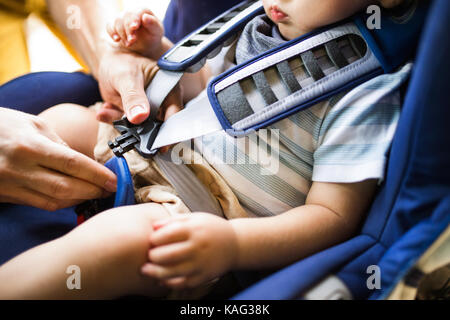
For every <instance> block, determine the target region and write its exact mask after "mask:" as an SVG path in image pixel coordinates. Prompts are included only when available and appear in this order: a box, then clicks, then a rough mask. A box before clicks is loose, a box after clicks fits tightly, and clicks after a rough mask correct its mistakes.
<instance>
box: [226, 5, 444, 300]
mask: <svg viewBox="0 0 450 320" xmlns="http://www.w3.org/2000/svg"><path fill="white" fill-rule="evenodd" d="M448 21H450V2H449V1H447V0H435V1H434V3H433V7H432V9H431V11H430V13H429V16H428V19H427V25H426V28H425V31H424V33H423V35H422V39H421V45H420V50H419V52H418V55H417V58H416V63H415V68H414V72H413V75H412V79H411V81H410V85H409V88H408V91H407V95H406V98H405V102H404V106H403V111H402V115H401V119H400V121H399V124H398V129H397V132H396V135H395V138H394V141H393V145H392V149H391V154H390V160H389V164H388V168H387V175H386V179H385V181H384V184H383V186H382V188H381V190H380V192H379V194H378V196H377V198H376V199H375V202H374V203H373V205H372V208H371V210H370V212H369V213H368V217H367V220H366V222H365V224H364V226H363V228H362V230H361V233H360V234H359V235H358V236H356V237H354V238H352V239H350V240H348V241H347V242H345V243H342V244H340V245H337V246H335V247H332V248H330V249H328V250H325V251H323V252H320V253H318V254H316V255H314V256H312V257H309V258H307V259H304V260H302V261H300V262H297V263H295V264H293V265H291V266H289V267H287V268H285V269H283V270H281V271H278V272H276V273H274V274H273V275H271V276H269V277H267V278H266V279H264V280H262V281H260V282H258V283H256V284H255V285H253V286H251V287H249V288H248V289H246V290H245V291H243V292H241V293H240V294H238V295H236V296H235V297H234V299H297V298H303V297H304V295H305V294H306V293H307V292H310V290H311V288H313V287H314V286H315V285H316V284H318V283H320V282H321V280H322V279H324V278H325V277H327V276H328V275H331V274H334V275H335V276H336V277H337V279H338V281H340V282H341V284H343V285H344V286H345V287H346V288H347V289H348V292H349V293H350V295H351V297H352V298H354V299H367V298H371V299H380V298H384V297H386V295H387V294H388V293H389V292H390V290H391V289H392V287H393V285H394V284H395V283H396V282H397V281H398V280H399V279H400V278H402V277H404V276H405V275H406V273H407V271H408V269H409V268H410V267H411V266H412V265H413V264H414V263H415V262H416V261H417V259H418V258H419V257H420V256H421V254H423V252H424V251H425V250H426V249H427V248H428V247H429V246H430V245H431V244H432V243H433V242H434V241H435V240H436V239H437V238H438V236H439V235H440V234H441V233H442V232H443V231H444V230H445V229H446V228H447V227H448V226H449V222H450V168H449V164H450V150H449V149H448V146H449V145H450V127H449V124H448V119H450V108H449V106H450V103H449V96H448V94H449V92H450V83H449V81H448V74H449V73H450V61H449V59H448V54H449V53H450V39H449V38H448V35H447V31H448ZM372 265H376V266H378V268H379V270H380V276H381V288H379V289H374V290H371V289H369V288H368V286H367V279H368V277H369V276H370V273H368V272H367V268H368V267H369V266H372Z"/></svg>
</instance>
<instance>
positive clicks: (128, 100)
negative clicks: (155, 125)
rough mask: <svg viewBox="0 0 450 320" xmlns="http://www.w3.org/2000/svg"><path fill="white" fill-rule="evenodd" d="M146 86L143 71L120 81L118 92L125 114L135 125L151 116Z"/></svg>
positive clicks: (132, 73)
mask: <svg viewBox="0 0 450 320" xmlns="http://www.w3.org/2000/svg"><path fill="white" fill-rule="evenodd" d="M144 86H145V83H144V75H143V72H142V70H141V69H139V70H136V72H130V73H129V74H128V75H127V77H122V78H121V79H119V83H118V88H117V90H118V91H119V94H120V96H121V98H122V104H123V108H124V111H125V114H126V115H127V118H128V120H129V121H130V122H131V123H133V124H140V123H142V122H144V121H145V120H146V119H147V118H148V116H149V114H150V104H149V102H148V99H147V95H146V94H145V90H144Z"/></svg>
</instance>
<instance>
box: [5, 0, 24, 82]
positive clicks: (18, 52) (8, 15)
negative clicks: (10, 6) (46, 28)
mask: <svg viewBox="0 0 450 320" xmlns="http://www.w3.org/2000/svg"><path fill="white" fill-rule="evenodd" d="M0 3H1V2H0ZM24 20H25V17H24V16H23V15H21V14H18V13H15V12H12V11H6V10H5V9H4V8H2V7H1V6H0V85H1V84H2V83H4V82H6V81H8V80H11V79H13V78H15V77H18V76H20V75H23V74H25V73H28V72H29V70H30V64H29V60H28V53H27V45H26V41H25V35H24V33H23V22H24Z"/></svg>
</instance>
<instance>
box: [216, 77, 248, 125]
mask: <svg viewBox="0 0 450 320" xmlns="http://www.w3.org/2000/svg"><path fill="white" fill-rule="evenodd" d="M217 99H218V100H219V103H220V105H221V106H224V108H223V112H224V113H225V115H226V117H227V118H228V121H230V123H232V124H233V123H236V122H238V121H240V120H241V119H244V118H246V117H248V116H250V115H252V114H253V113H254V112H253V109H252V107H251V106H250V104H249V103H248V101H247V98H246V97H245V95H244V91H242V88H241V86H240V84H239V82H237V83H234V84H233V85H231V86H229V87H228V88H225V89H224V90H222V91H221V92H219V93H218V94H217Z"/></svg>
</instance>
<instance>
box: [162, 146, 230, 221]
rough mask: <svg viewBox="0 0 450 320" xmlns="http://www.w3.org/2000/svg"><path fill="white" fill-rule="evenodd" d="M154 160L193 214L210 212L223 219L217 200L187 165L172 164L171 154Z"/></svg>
mask: <svg viewBox="0 0 450 320" xmlns="http://www.w3.org/2000/svg"><path fill="white" fill-rule="evenodd" d="M153 159H154V160H155V162H156V163H157V164H158V167H159V169H161V171H162V172H163V173H164V175H165V177H166V178H167V180H169V182H170V183H171V184H172V187H173V188H174V189H175V191H176V192H177V194H178V196H179V197H180V198H181V200H183V202H184V204H185V205H186V206H187V207H188V208H189V209H190V210H191V211H192V212H208V213H212V214H215V215H217V216H219V217H223V212H222V208H221V206H220V204H219V202H218V201H217V199H216V198H215V197H214V196H213V195H212V194H211V192H210V191H209V189H207V188H206V187H205V185H204V184H203V183H202V182H201V181H200V180H199V179H198V178H197V176H196V175H195V174H194V173H193V172H192V171H191V170H190V169H189V168H188V167H187V166H186V165H184V164H177V163H174V162H172V159H171V156H170V155H169V154H164V155H159V154H158V155H156V156H155V157H154V158H153Z"/></svg>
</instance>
